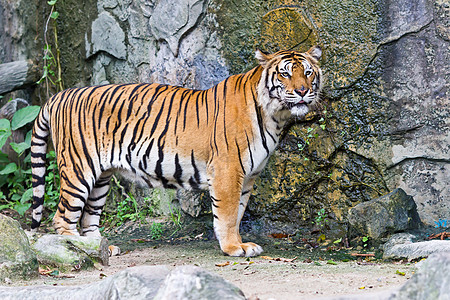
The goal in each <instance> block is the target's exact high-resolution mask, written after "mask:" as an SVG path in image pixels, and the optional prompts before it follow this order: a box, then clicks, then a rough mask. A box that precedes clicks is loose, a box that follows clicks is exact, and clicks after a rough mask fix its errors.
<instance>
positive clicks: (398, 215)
mask: <svg viewBox="0 0 450 300" xmlns="http://www.w3.org/2000/svg"><path fill="white" fill-rule="evenodd" d="M416 208H417V206H416V203H415V202H414V200H413V198H412V197H411V196H409V195H407V194H406V193H405V192H404V191H403V190H402V189H395V190H394V191H393V192H391V193H389V194H387V195H385V196H382V197H380V198H377V199H374V200H371V201H368V202H363V203H360V204H358V205H356V206H355V207H353V208H352V209H350V211H349V215H348V221H349V223H350V226H351V230H352V233H353V234H359V235H364V236H369V237H371V238H373V239H375V240H377V239H379V238H382V237H386V236H388V235H389V234H392V233H396V232H400V231H405V230H408V229H415V228H418V227H419V226H420V224H421V222H420V218H419V215H418V213H417V209H416Z"/></svg>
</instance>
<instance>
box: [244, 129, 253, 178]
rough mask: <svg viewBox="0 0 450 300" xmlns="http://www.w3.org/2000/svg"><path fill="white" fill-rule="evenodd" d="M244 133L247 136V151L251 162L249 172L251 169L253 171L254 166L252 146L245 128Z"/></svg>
mask: <svg viewBox="0 0 450 300" xmlns="http://www.w3.org/2000/svg"><path fill="white" fill-rule="evenodd" d="M244 133H245V136H246V138H247V145H248V152H249V154H250V162H251V167H250V172H251V171H253V167H254V163H253V152H252V148H251V147H250V140H249V139H248V135H247V130H244Z"/></svg>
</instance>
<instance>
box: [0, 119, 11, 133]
mask: <svg viewBox="0 0 450 300" xmlns="http://www.w3.org/2000/svg"><path fill="white" fill-rule="evenodd" d="M0 131H11V123H9V121H8V119H0Z"/></svg>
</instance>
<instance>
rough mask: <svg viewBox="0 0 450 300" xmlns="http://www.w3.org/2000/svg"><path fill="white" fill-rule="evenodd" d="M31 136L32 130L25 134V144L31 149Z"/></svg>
mask: <svg viewBox="0 0 450 300" xmlns="http://www.w3.org/2000/svg"><path fill="white" fill-rule="evenodd" d="M32 135H33V130H29V131H28V132H27V136H26V137H25V143H27V145H28V146H30V147H31V136H32Z"/></svg>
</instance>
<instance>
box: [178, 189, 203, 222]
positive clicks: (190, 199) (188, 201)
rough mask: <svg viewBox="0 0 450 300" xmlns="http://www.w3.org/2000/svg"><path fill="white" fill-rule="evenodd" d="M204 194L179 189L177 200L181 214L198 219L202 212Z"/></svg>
mask: <svg viewBox="0 0 450 300" xmlns="http://www.w3.org/2000/svg"><path fill="white" fill-rule="evenodd" d="M204 193H205V192H197V191H190V190H183V189H180V190H178V191H177V199H178V201H179V202H180V207H181V209H182V210H183V212H185V213H187V214H188V215H190V216H191V217H194V218H196V217H198V216H199V215H200V212H201V210H202V201H203V199H204Z"/></svg>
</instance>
